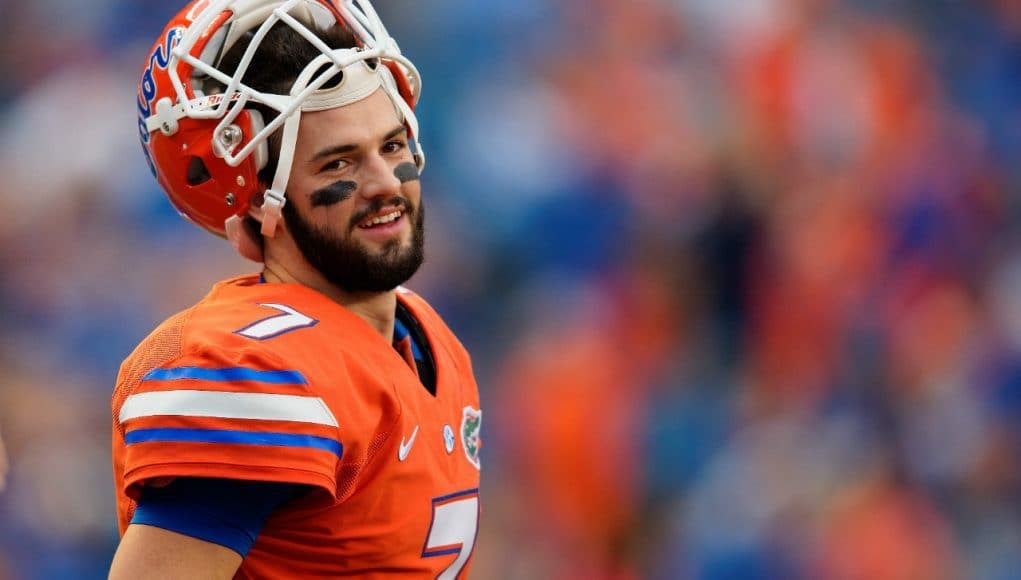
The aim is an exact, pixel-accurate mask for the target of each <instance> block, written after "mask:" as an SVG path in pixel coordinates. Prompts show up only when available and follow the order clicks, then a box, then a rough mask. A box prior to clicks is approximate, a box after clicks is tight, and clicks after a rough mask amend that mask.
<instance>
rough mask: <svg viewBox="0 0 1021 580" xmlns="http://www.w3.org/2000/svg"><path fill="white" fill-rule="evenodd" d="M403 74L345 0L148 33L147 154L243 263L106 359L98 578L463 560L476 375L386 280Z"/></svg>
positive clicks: (473, 473)
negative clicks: (108, 388) (113, 534)
mask: <svg viewBox="0 0 1021 580" xmlns="http://www.w3.org/2000/svg"><path fill="white" fill-rule="evenodd" d="M419 88H420V84H419V79H418V74H417V71H416V70H415V68H414V66H413V65H412V64H411V62H410V61H408V60H407V59H406V58H405V57H404V56H402V55H401V53H400V51H399V49H398V48H397V45H396V43H395V42H394V41H393V39H391V38H390V36H389V35H388V34H387V32H386V30H385V28H384V27H383V25H382V24H381V23H380V21H379V18H378V17H377V16H376V14H375V12H374V11H373V9H372V6H371V5H370V4H369V3H368V1H366V0H346V1H344V2H339V1H334V0H290V1H286V2H281V1H271V0H220V1H216V0H212V1H210V0H195V1H194V2H192V3H191V4H189V5H188V6H186V7H185V8H184V9H183V10H182V11H181V12H180V14H178V16H177V17H175V18H174V20H172V21H171V22H170V24H169V25H168V26H167V28H166V30H165V31H164V33H163V35H162V36H161V37H160V39H159V41H158V42H157V43H156V45H155V46H154V48H153V50H152V52H151V53H150V55H149V58H148V59H147V60H146V62H145V69H144V70H143V74H142V79H141V82H140V84H139V97H138V108H139V130H140V136H141V139H142V144H143V149H144V151H145V153H146V157H147V160H148V161H149V163H150V167H151V168H152V169H153V172H154V174H155V175H156V177H157V179H158V180H159V181H160V183H161V184H162V186H163V187H164V189H165V190H166V192H167V194H168V196H169V197H170V199H171V201H172V202H173V203H174V205H175V206H176V207H177V208H178V209H179V210H180V212H181V213H182V214H183V215H184V216H185V217H186V218H188V219H190V220H191V221H193V222H195V223H197V224H198V225H200V226H202V227H204V228H205V229H207V230H209V231H211V232H213V233H216V234H218V235H221V236H224V237H227V238H228V239H230V241H231V242H232V243H233V244H234V245H235V247H237V248H238V250H239V251H240V252H241V253H242V254H243V255H245V256H246V257H249V258H252V259H254V260H257V261H260V262H262V263H263V268H262V272H261V273H259V274H253V275H251V276H243V277H240V278H235V279H231V280H226V281H224V282H221V283H219V284H217V285H216V286H215V287H214V288H213V289H212V291H211V292H210V293H209V294H208V295H207V296H206V297H205V298H203V299H202V300H201V301H200V302H199V303H198V304H196V305H195V306H193V307H192V308H189V309H188V310H185V311H184V312H181V313H179V314H177V315H175V316H172V317H171V318H169V319H168V320H167V321H165V322H164V323H163V324H162V325H160V326H159V327H158V328H157V329H156V330H155V331H154V332H153V333H152V334H151V335H149V337H147V338H146V339H145V340H144V341H143V342H142V343H141V344H140V345H139V346H138V347H137V348H136V349H135V351H134V352H133V353H132V354H131V355H130V356H129V357H128V359H127V360H126V361H125V362H124V364H123V365H122V367H121V371H120V374H119V376H118V379H117V387H116V390H115V392H114V395H113V463H114V478H115V483H116V492H117V497H118V516H119V523H120V529H121V532H122V540H121V544H120V546H119V548H118V550H117V553H116V555H115V556H114V559H113V563H112V566H111V571H110V577H111V578H115V579H120V578H189V579H194V578H231V577H234V578H313V577H321V578H334V577H340V576H354V577H359V578H373V577H384V576H385V577H407V578H437V577H438V578H463V577H465V576H466V575H467V571H468V565H469V561H470V559H471V554H472V550H473V547H474V544H475V537H476V533H477V530H478V517H479V499H478V486H479V475H480V464H479V447H480V445H481V440H480V438H479V431H480V427H481V419H482V414H481V408H480V405H479V398H478V390H477V387H476V384H475V380H474V378H473V376H472V372H471V365H470V361H469V358H468V354H467V353H466V352H465V350H464V348H463V347H462V346H461V344H460V343H459V342H458V341H457V339H456V338H455V337H454V336H453V334H452V333H451V332H450V330H449V329H448V328H447V327H446V326H445V325H444V324H443V322H442V321H441V320H440V318H439V316H437V314H436V313H435V312H434V311H433V310H432V309H430V308H429V306H428V305H427V304H426V303H425V301H424V300H422V299H421V298H420V297H418V296H416V295H415V294H413V293H411V292H410V291H408V290H405V289H403V288H402V287H400V286H399V284H401V283H403V282H404V281H405V280H407V279H408V278H409V277H410V276H411V275H412V274H413V273H414V272H415V271H416V269H417V268H418V267H419V265H420V264H421V262H422V244H423V215H424V214H423V209H422V199H421V193H420V190H419V181H418V175H419V171H420V170H421V168H422V166H423V163H424V157H423V156H422V153H421V149H420V147H419V145H418V142H417V138H418V134H417V124H416V121H415V117H414V112H413V107H414V104H415V102H416V100H417V98H418V93H419Z"/></svg>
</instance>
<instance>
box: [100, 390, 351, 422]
mask: <svg viewBox="0 0 1021 580" xmlns="http://www.w3.org/2000/svg"><path fill="white" fill-rule="evenodd" d="M155 415H179V416H185V417H220V418H224V419H263V420H270V421H298V422H302V423H316V424H319V425H328V426H330V427H337V419H336V418H335V417H334V416H333V413H331V412H330V410H329V408H327V407H326V404H325V403H324V402H323V400H322V399H320V398H319V397H299V396H296V395H274V394H267V393H228V392H223V391H188V390H180V391H158V392H151V393H139V394H137V395H131V396H130V397H128V398H127V400H126V401H124V405H122V406H121V412H120V417H119V419H120V422H121V423H123V422H125V421H128V420H130V419H136V418H138V417H152V416H155Z"/></svg>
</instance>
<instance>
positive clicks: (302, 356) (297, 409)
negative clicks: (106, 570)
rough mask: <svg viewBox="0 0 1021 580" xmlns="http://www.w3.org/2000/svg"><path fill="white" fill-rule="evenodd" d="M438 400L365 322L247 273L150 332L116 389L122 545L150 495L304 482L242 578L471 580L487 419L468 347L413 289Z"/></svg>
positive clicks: (408, 296) (267, 530) (295, 288)
mask: <svg viewBox="0 0 1021 580" xmlns="http://www.w3.org/2000/svg"><path fill="white" fill-rule="evenodd" d="M398 300H399V301H400V302H401V303H402V304H403V305H404V306H405V307H406V308H407V309H408V310H409V311H410V312H411V313H412V315H413V316H414V317H415V319H416V320H417V321H418V322H419V325H420V326H421V328H422V330H423V331H424V333H425V336H426V338H427V341H428V343H429V347H430V348H431V350H432V354H433V358H434V361H435V366H436V394H435V395H432V394H431V393H430V392H429V391H428V390H427V389H426V388H425V387H424V386H423V385H422V383H421V382H420V381H419V379H418V376H417V374H416V373H415V371H413V370H412V368H411V367H410V366H409V364H408V363H407V362H406V360H405V359H404V358H402V356H401V355H400V354H399V353H398V352H397V351H396V350H395V349H394V348H393V346H392V345H391V344H389V343H387V341H386V340H385V339H384V338H383V337H382V336H381V335H380V334H379V333H378V332H376V331H375V330H374V329H373V328H372V327H371V326H369V325H368V324H367V323H366V322H365V321H363V320H362V319H361V318H359V317H358V316H356V315H355V314H354V313H352V312H351V311H349V310H347V309H345V308H343V307H341V306H339V305H337V304H336V303H335V302H333V301H331V300H330V299H328V298H326V297H325V296H323V295H322V294H319V293H318V292H316V291H314V290H312V289H310V288H307V287H305V286H301V285H296V284H260V283H259V280H258V277H257V276H244V277H239V278H235V279H232V280H227V281H224V282H221V283H219V284H217V285H216V286H215V287H214V288H213V290H212V291H211V292H210V293H209V295H207V296H206V297H205V298H204V299H202V301H201V302H199V303H198V304H197V305H195V306H193V307H192V308H190V309H188V310H185V311H184V312H181V313H179V314H177V315H175V316H173V317H171V318H170V319H168V320H167V321H166V322H164V323H163V324H162V325H160V326H159V327H158V328H157V329H156V330H155V331H154V332H153V333H152V334H151V335H149V337H147V338H146V339H145V340H144V341H143V342H142V343H141V344H140V345H139V346H138V348H136V349H135V351H134V352H133V353H132V354H131V355H130V356H129V357H128V358H127V360H125V361H124V364H123V365H122V366H121V370H120V374H119V375H118V379H117V387H116V390H115V391H114V395H113V464H114V480H115V484H116V489H117V500H118V501H117V511H118V517H119V524H120V530H121V533H122V534H123V533H124V530H125V529H126V528H127V526H128V524H129V522H130V521H131V516H132V514H133V512H134V508H135V500H136V499H137V498H138V497H139V493H140V491H141V488H142V486H144V485H146V484H147V482H149V483H155V484H157V485H158V484H159V483H160V482H165V481H168V479H169V478H174V477H207V478H232V479H243V480H259V481H274V482H287V483H297V484H304V485H308V486H313V487H314V488H316V491H314V492H313V493H309V494H306V495H305V496H303V497H302V498H299V499H297V500H294V501H292V502H290V503H287V504H284V505H283V506H282V507H280V508H279V509H277V511H275V512H274V513H273V515H272V516H271V517H270V518H269V520H267V522H266V524H265V526H264V527H263V529H262V532H261V534H260V535H259V537H258V539H257V540H256V542H255V545H254V546H253V547H252V549H251V550H250V551H249V553H248V555H247V556H246V557H245V559H244V561H243V562H242V564H241V568H240V569H239V570H238V573H237V575H236V576H235V577H236V578H295V577H302V578H305V577H331V578H332V577H340V576H357V577H359V578H373V577H383V576H386V577H394V576H397V577H409V578H410V577H414V578H437V577H439V578H463V577H465V576H467V570H468V565H469V563H470V559H471V553H472V549H473V547H474V545H475V537H476V534H477V531H478V517H479V511H480V508H479V505H480V504H479V497H478V487H479V476H480V464H479V448H480V446H481V440H480V438H479V431H480V428H481V420H482V412H481V406H480V404H479V395H478V388H477V386H476V384H475V379H474V377H473V375H472V370H471V363H470V360H469V357H468V354H467V352H466V351H465V349H464V347H463V346H462V345H461V344H460V342H459V341H458V340H457V339H456V338H455V337H454V335H453V333H452V332H451V331H450V330H449V329H448V328H447V327H446V325H445V324H444V323H443V321H442V320H441V319H440V317H439V316H438V315H437V314H436V313H435V312H434V311H433V310H432V309H431V308H430V307H429V306H428V304H426V302H425V301H424V300H422V299H421V298H420V297H418V296H416V295H415V294H413V293H411V292H408V291H406V290H403V289H399V291H398Z"/></svg>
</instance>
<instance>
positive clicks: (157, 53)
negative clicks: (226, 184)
mask: <svg viewBox="0 0 1021 580" xmlns="http://www.w3.org/2000/svg"><path fill="white" fill-rule="evenodd" d="M182 36H184V28H182V27H180V26H177V27H174V28H171V29H170V30H169V31H167V35H166V37H165V38H164V39H163V42H161V43H160V44H157V45H156V48H154V49H153V51H152V54H150V55H149V61H148V62H147V63H146V65H145V70H143V71H142V80H141V81H140V82H139V83H138V137H139V139H140V140H141V142H142V152H143V153H144V154H145V160H146V162H147V163H148V164H149V171H152V175H153V177H155V176H156V164H155V163H154V162H153V160H152V156H151V155H150V154H149V148H148V147H147V145H148V144H149V131H148V129H146V127H145V120H146V118H148V117H149V116H151V115H152V104H153V103H152V101H153V99H154V98H156V80H155V79H154V78H153V71H154V70H156V69H166V68H167V65H169V64H170V51H171V50H173V49H174V47H175V46H177V45H178V43H180V42H181V37H182Z"/></svg>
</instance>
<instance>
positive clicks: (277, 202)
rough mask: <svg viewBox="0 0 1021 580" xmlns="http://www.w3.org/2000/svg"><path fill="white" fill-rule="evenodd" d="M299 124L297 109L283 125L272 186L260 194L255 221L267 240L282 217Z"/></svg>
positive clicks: (299, 114) (299, 116) (299, 117)
mask: <svg viewBox="0 0 1021 580" xmlns="http://www.w3.org/2000/svg"><path fill="white" fill-rule="evenodd" d="M300 124H301V109H298V110H297V111H295V112H294V114H292V115H291V116H290V118H288V119H287V122H285V123H284V133H283V136H282V138H281V140H280V158H279V159H278V160H277V171H276V175H274V176H273V185H271V186H270V187H269V189H267V190H266V191H265V192H264V193H263V194H262V207H260V208H258V209H257V210H256V211H258V213H259V214H260V215H258V216H256V219H258V220H259V221H261V222H262V229H261V232H262V235H263V236H265V237H267V238H272V237H273V236H274V235H275V234H276V231H277V224H278V223H280V218H281V217H282V215H283V214H282V213H281V210H283V208H284V204H285V203H287V198H286V197H285V196H284V192H285V191H287V182H288V180H289V179H290V178H291V164H292V163H293V162H294V146H295V144H296V143H297V141H298V126H299V125H300ZM253 209H254V208H253Z"/></svg>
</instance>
